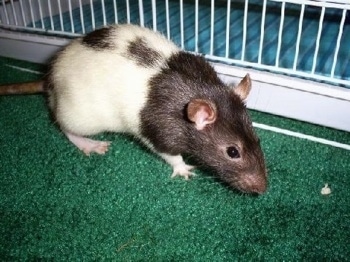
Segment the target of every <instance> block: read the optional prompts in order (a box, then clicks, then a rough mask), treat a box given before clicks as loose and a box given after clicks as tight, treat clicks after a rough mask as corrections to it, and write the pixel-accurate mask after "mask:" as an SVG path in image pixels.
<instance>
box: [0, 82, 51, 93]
mask: <svg viewBox="0 0 350 262" xmlns="http://www.w3.org/2000/svg"><path fill="white" fill-rule="evenodd" d="M43 92H44V81H34V82H27V83H18V84H9V85H0V95H29V94H37V93H43Z"/></svg>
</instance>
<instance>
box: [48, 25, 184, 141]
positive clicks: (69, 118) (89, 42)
mask: <svg viewBox="0 0 350 262" xmlns="http://www.w3.org/2000/svg"><path fill="white" fill-rule="evenodd" d="M178 51H179V49H178V47H177V46H176V45H175V44H173V43H172V42H170V41H168V40H167V39H166V38H165V37H163V36H162V35H160V34H159V33H155V32H153V31H151V30H150V29H146V28H141V27H138V26H134V25H115V26H110V27H106V28H102V29H99V30H97V31H94V32H92V33H90V34H88V35H86V36H85V37H83V38H79V39H76V40H74V41H73V42H72V43H71V44H69V45H68V46H67V47H65V48H64V49H63V50H62V51H61V52H59V53H58V54H57V56H56V58H55V59H54V60H53V61H52V69H51V73H50V74H49V77H48V81H49V86H50V89H49V104H50V106H51V108H52V110H53V113H54V115H55V117H56V120H57V122H58V123H59V125H60V126H61V128H62V129H63V130H65V131H68V132H71V133H74V134H78V135H92V134H97V133H99V132H103V131H113V132H130V133H133V134H136V135H139V133H140V131H139V126H140V116H139V113H140V110H141V109H142V108H143V106H144V104H145V102H146V98H147V94H148V81H149V79H150V78H151V77H152V76H154V75H155V74H157V73H159V72H160V71H161V69H162V68H163V67H164V66H166V60H167V59H168V58H169V57H170V56H171V55H172V54H174V53H176V52H178Z"/></svg>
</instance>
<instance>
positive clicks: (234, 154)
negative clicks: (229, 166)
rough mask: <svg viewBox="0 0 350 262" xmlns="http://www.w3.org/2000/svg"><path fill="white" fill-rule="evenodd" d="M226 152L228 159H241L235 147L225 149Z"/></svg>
mask: <svg viewBox="0 0 350 262" xmlns="http://www.w3.org/2000/svg"><path fill="white" fill-rule="evenodd" d="M226 152H227V154H228V156H229V157H231V158H239V157H241V155H240V154H239V151H238V149H237V148H236V147H234V146H230V147H228V148H227V149H226Z"/></svg>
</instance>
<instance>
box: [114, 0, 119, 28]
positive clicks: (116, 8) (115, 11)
mask: <svg viewBox="0 0 350 262" xmlns="http://www.w3.org/2000/svg"><path fill="white" fill-rule="evenodd" d="M113 10H114V23H115V24H118V6H117V0H113Z"/></svg>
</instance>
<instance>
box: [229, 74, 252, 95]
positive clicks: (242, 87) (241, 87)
mask: <svg viewBox="0 0 350 262" xmlns="http://www.w3.org/2000/svg"><path fill="white" fill-rule="evenodd" d="M251 87H252V81H251V80H250V76H249V74H246V76H245V77H244V78H243V79H242V80H241V82H240V83H239V84H238V85H237V86H236V87H235V88H234V89H233V91H234V92H235V93H236V94H237V95H239V97H240V98H241V99H242V100H245V99H247V97H248V95H249V92H250V90H251Z"/></svg>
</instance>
